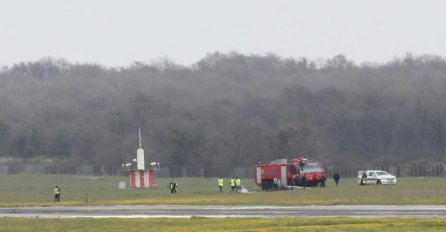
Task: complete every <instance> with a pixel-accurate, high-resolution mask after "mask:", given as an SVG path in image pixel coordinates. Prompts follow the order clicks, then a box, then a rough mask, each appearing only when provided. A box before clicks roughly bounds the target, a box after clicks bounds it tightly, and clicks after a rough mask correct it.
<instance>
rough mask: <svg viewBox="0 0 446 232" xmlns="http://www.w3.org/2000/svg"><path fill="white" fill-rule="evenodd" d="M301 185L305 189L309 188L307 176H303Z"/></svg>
mask: <svg viewBox="0 0 446 232" xmlns="http://www.w3.org/2000/svg"><path fill="white" fill-rule="evenodd" d="M300 183H301V185H302V187H303V188H304V189H305V188H306V187H307V177H306V176H305V174H303V175H302V178H301V179H300Z"/></svg>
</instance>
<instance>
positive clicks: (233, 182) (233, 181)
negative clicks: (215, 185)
mask: <svg viewBox="0 0 446 232" xmlns="http://www.w3.org/2000/svg"><path fill="white" fill-rule="evenodd" d="M229 183H230V184H231V187H235V180H234V179H231V181H229Z"/></svg>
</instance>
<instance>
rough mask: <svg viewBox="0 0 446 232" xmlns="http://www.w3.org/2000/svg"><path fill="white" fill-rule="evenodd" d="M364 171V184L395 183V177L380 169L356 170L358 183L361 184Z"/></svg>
mask: <svg viewBox="0 0 446 232" xmlns="http://www.w3.org/2000/svg"><path fill="white" fill-rule="evenodd" d="M364 172H365V173H366V174H367V180H366V182H365V184H396V177H395V176H394V175H391V174H390V173H388V172H386V171H382V170H366V171H358V184H361V181H362V175H363V173H364Z"/></svg>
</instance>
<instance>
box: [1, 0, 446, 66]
mask: <svg viewBox="0 0 446 232" xmlns="http://www.w3.org/2000/svg"><path fill="white" fill-rule="evenodd" d="M444 2H445V1H431V0H416V1H415V0H414V1H410V0H391V1H390V0H373V1H365V0H336V1H332V0H326V1H319V0H306V1H298V0H289V1H280V0H274V1H273V0H271V1H262V0H224V1H212V0H187V1H185V0H178V1H172V0H159V1H149V0H122V1H121V0H119V1H118V0H38V1H36V0H1V1H0V66H2V65H8V66H9V65H11V64H13V63H17V62H21V61H35V60H38V59H39V58H42V57H44V56H52V57H57V58H61V57H62V58H66V59H68V60H69V61H72V62H96V63H100V64H103V65H107V66H127V65H129V64H130V63H132V62H133V61H143V62H151V61H153V60H156V59H158V58H160V57H169V58H171V59H173V60H175V61H176V62H177V63H180V64H184V65H189V64H191V63H194V62H196V61H198V60H199V59H201V58H203V57H204V56H205V55H206V53H208V52H214V51H220V52H224V53H226V52H229V51H238V52H240V53H244V54H265V53H267V52H273V53H276V54H278V55H280V56H284V57H308V58H310V59H317V58H328V57H332V56H334V55H336V54H344V55H346V56H347V57H348V58H350V59H352V60H354V61H355V62H357V63H361V62H363V61H372V62H385V61H388V60H390V59H392V58H393V57H395V56H403V55H404V54H406V53H407V52H412V53H413V54H414V55H420V54H436V55H440V56H443V57H445V56H446V26H445V22H446V13H445V12H446V11H445V9H446V3H444Z"/></svg>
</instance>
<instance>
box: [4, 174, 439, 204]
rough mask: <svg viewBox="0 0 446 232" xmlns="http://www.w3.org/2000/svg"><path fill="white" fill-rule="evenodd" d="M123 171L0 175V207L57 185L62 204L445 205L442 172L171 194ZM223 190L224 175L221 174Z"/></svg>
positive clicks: (209, 183)
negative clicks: (371, 182)
mask: <svg viewBox="0 0 446 232" xmlns="http://www.w3.org/2000/svg"><path fill="white" fill-rule="evenodd" d="M119 181H126V182H127V184H128V178H127V177H88V176H64V175H57V176H56V175H44V176H43V175H42V176H26V175H13V176H0V207H10V206H37V205H40V206H53V205H55V204H56V203H54V202H53V197H54V195H53V188H54V186H55V185H56V184H58V185H59V186H60V187H61V190H62V193H61V196H62V197H61V198H62V202H61V203H59V204H60V205H113V204H193V205H209V204H216V205H257V204H258V205H342V204H346V205H352V204H393V205H413V204H432V205H446V197H445V196H446V178H427V179H426V178H399V179H398V181H399V183H398V184H397V185H393V186H392V185H389V186H384V185H381V186H358V185H357V184H356V180H354V179H342V180H341V182H340V186H339V187H338V188H336V187H335V186H334V184H333V182H332V181H329V182H328V184H327V187H326V188H312V189H309V188H308V189H306V190H295V191H277V192H262V191H260V190H259V189H258V188H257V186H255V184H254V183H253V181H252V180H251V179H242V185H244V186H246V187H247V188H248V189H249V190H250V191H252V192H253V193H250V194H238V193H233V192H230V191H229V192H224V193H220V192H219V191H218V188H217V186H216V179H209V178H207V179H205V178H178V179H176V180H175V181H176V182H178V183H179V185H180V186H179V189H178V194H176V195H171V194H170V193H169V190H168V183H169V182H170V181H171V179H159V182H160V186H159V187H158V188H155V189H125V190H120V189H118V182H119ZM225 181H226V182H225V184H226V186H225V190H229V187H227V184H228V180H225Z"/></svg>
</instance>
